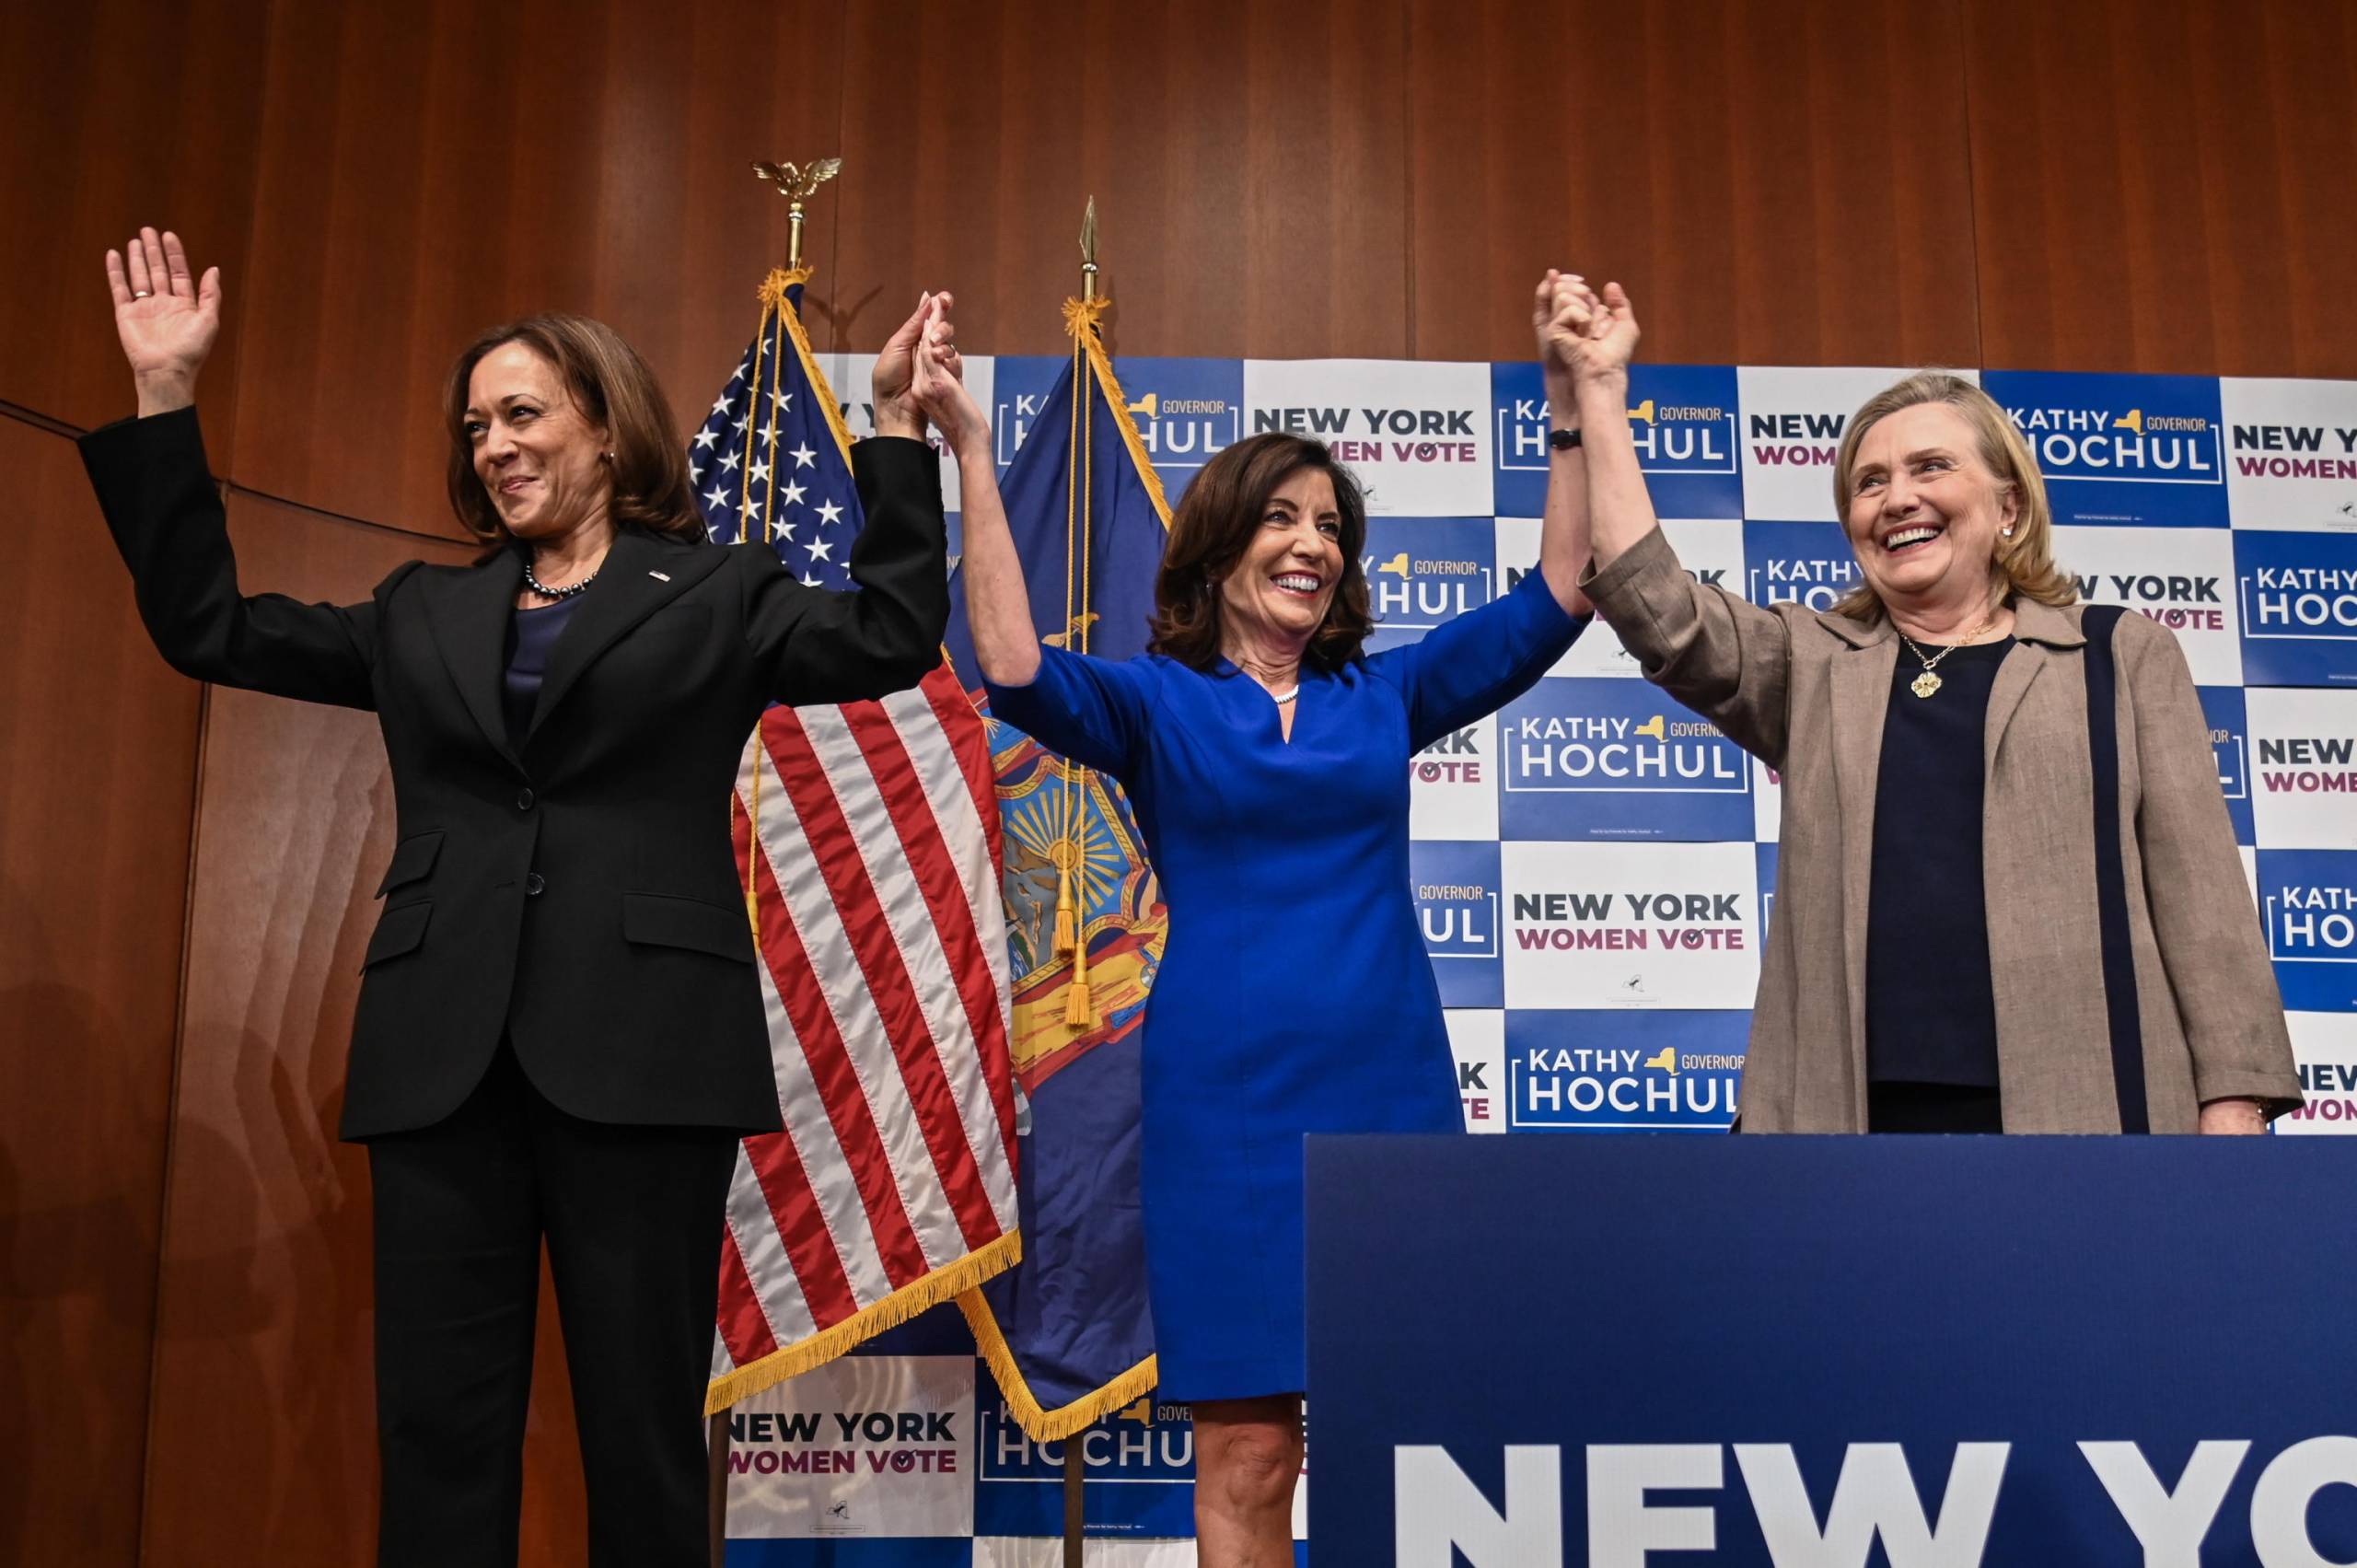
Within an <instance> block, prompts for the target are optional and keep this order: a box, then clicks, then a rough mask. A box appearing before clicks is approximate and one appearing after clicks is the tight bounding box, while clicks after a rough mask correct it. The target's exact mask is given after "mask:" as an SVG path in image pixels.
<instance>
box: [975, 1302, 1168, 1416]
mask: <svg viewBox="0 0 2357 1568" xmlns="http://www.w3.org/2000/svg"><path fill="white" fill-rule="evenodd" d="M958 1310H959V1311H960V1312H963V1313H964V1314H965V1315H966V1327H967V1328H969V1329H970V1330H973V1334H974V1344H975V1347H976V1348H977V1349H979V1350H980V1351H981V1353H982V1359H983V1360H984V1361H985V1362H987V1363H989V1364H990V1369H991V1376H992V1377H993V1378H994V1379H995V1380H996V1381H997V1383H998V1390H999V1392H1000V1393H1001V1394H1004V1396H1005V1397H1006V1413H1007V1414H1009V1415H1011V1416H1013V1417H1014V1418H1015V1424H1016V1425H1017V1426H1019V1427H1021V1428H1023V1434H1024V1435H1025V1436H1027V1437H1028V1438H1030V1439H1031V1441H1032V1442H1034V1443H1058V1442H1062V1440H1063V1439H1064V1438H1067V1437H1069V1436H1071V1435H1072V1434H1074V1433H1075V1432H1078V1431H1081V1430H1082V1429H1084V1428H1086V1427H1088V1426H1091V1425H1093V1424H1095V1423H1097V1422H1099V1421H1102V1420H1104V1419H1105V1418H1106V1417H1107V1416H1109V1415H1111V1414H1112V1413H1113V1412H1114V1411H1118V1410H1120V1409H1121V1408H1122V1407H1123V1406H1124V1405H1128V1404H1131V1403H1132V1402H1134V1401H1136V1400H1141V1399H1144V1397H1145V1396H1146V1395H1148V1394H1150V1393H1152V1392H1153V1391H1154V1386H1155V1384H1156V1383H1158V1382H1160V1381H1161V1380H1162V1374H1161V1368H1160V1366H1159V1365H1158V1363H1157V1361H1156V1358H1155V1357H1154V1356H1147V1357H1146V1358H1145V1359H1144V1361H1141V1362H1139V1363H1138V1364H1137V1365H1135V1366H1132V1367H1131V1368H1130V1369H1129V1370H1128V1371H1126V1372H1124V1373H1122V1374H1121V1375H1120V1376H1118V1377H1116V1378H1114V1379H1113V1380H1112V1381H1111V1382H1109V1383H1108V1384H1106V1385H1105V1386H1104V1387H1103V1388H1099V1389H1097V1391H1096V1392H1095V1393H1093V1394H1085V1395H1083V1396H1082V1397H1081V1398H1079V1399H1077V1400H1074V1401H1073V1402H1072V1403H1070V1404H1068V1405H1062V1406H1059V1407H1058V1408H1056V1409H1054V1410H1042V1409H1040V1408H1039V1400H1038V1399H1037V1398H1036V1397H1035V1396H1034V1395H1033V1394H1032V1392H1031V1385H1030V1384H1029V1383H1028V1382H1026V1381H1025V1380H1024V1376H1023V1369H1022V1368H1021V1367H1019V1366H1017V1365H1015V1352H1014V1351H1013V1350H1011V1349H1009V1348H1008V1346H1007V1342H1006V1336H1005V1335H1004V1334H1003V1333H1001V1332H1000V1331H999V1326H998V1318H997V1317H996V1316H995V1315H993V1313H992V1311H991V1306H990V1303H989V1302H988V1301H986V1300H984V1299H983V1298H982V1293H981V1291H979V1290H970V1291H968V1292H967V1293H966V1294H965V1295H961V1296H959V1297H958Z"/></svg>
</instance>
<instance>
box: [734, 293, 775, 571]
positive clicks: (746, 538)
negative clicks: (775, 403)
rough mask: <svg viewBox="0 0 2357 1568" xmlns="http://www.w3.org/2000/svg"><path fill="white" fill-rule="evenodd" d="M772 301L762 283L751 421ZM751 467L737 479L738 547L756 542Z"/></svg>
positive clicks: (748, 395) (749, 396)
mask: <svg viewBox="0 0 2357 1568" xmlns="http://www.w3.org/2000/svg"><path fill="white" fill-rule="evenodd" d="M769 300H770V289H769V285H767V284H763V285H761V322H760V324H759V325H758V326H756V327H755V328H754V329H753V366H752V368H753V378H752V380H751V381H750V382H749V383H748V384H747V386H746V389H745V416H746V418H747V419H748V420H750V419H751V418H752V410H753V400H754V399H755V398H756V397H758V396H760V395H761V350H762V349H764V348H766V347H767V346H768V345H769V341H770V333H769V327H770V311H771V310H772V308H773V307H772V305H771V304H770V302H769ZM752 450H753V442H752V437H751V436H749V435H748V436H747V437H746V440H745V451H746V454H747V457H748V458H750V456H751V453H752ZM752 467H753V465H752V463H751V462H750V461H748V462H747V463H746V464H745V470H746V471H745V472H744V473H743V474H741V475H739V476H738V481H737V482H739V483H740V484H742V485H743V486H744V487H745V488H744V489H743V490H742V491H741V492H739V493H738V494H737V543H739V544H750V543H752V541H753V529H752V523H753V478H752Z"/></svg>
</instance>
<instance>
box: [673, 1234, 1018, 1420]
mask: <svg viewBox="0 0 2357 1568" xmlns="http://www.w3.org/2000/svg"><path fill="white" fill-rule="evenodd" d="M1022 1260H1023V1235H1022V1233H1021V1232H1020V1231H1014V1230H1010V1231H1008V1232H1007V1233H1006V1234H1005V1235H1004V1236H1002V1237H999V1238H998V1239H997V1240H996V1241H993V1242H989V1243H986V1244H985V1245H983V1246H982V1247H981V1248H978V1249H975V1250H974V1251H972V1252H969V1253H968V1254H966V1256H965V1257H963V1258H960V1259H958V1261H956V1262H955V1263H952V1264H950V1265H949V1266H948V1267H946V1268H942V1269H935V1271H934V1272H931V1273H929V1274H927V1275H925V1277H924V1278H923V1279H921V1280H918V1281H916V1282H914V1283H911V1284H905V1285H902V1286H901V1287H900V1289H899V1290H896V1291H894V1292H893V1293H892V1294H891V1295H888V1296H886V1297H885V1298H884V1299H883V1300H881V1301H879V1302H877V1303H876V1304H874V1305H873V1306H871V1307H866V1308H865V1310H863V1311H860V1312H856V1313H854V1314H853V1315H852V1316H851V1317H849V1318H844V1319H843V1320H842V1322H840V1323H837V1324H835V1325H834V1326H833V1327H831V1328H829V1329H825V1330H820V1331H819V1332H818V1333H816V1334H813V1335H811V1336H810V1337H809V1338H808V1339H807V1340H802V1341H798V1342H795V1343H794V1344H790V1345H787V1346H785V1347H784V1348H783V1349H780V1350H775V1351H772V1352H771V1353H769V1354H767V1355H765V1356H763V1357H761V1360H759V1361H754V1362H748V1363H747V1364H746V1365H743V1366H740V1367H738V1368H737V1370H736V1371H734V1372H731V1373H727V1374H726V1375H725V1376H719V1377H715V1378H714V1379H713V1380H712V1383H711V1385H710V1387H708V1388H706V1389H705V1390H704V1397H703V1413H704V1414H706V1415H718V1414H719V1413H720V1412H721V1411H725V1410H726V1409H727V1408H728V1407H729V1406H731V1405H733V1404H735V1403H736V1402H737V1400H743V1399H749V1398H750V1397H751V1396H752V1395H755V1394H758V1393H760V1392H761V1390H762V1389H764V1388H775V1387H776V1386H777V1385H778V1384H780V1383H783V1382H784V1381H785V1380H786V1379H787V1378H789V1377H793V1376H798V1375H800V1374H802V1373H805V1372H807V1371H809V1370H811V1369H812V1368H813V1367H819V1366H824V1365H826V1364H827V1363H829V1362H830V1361H832V1360H834V1359H835V1358H836V1357H837V1356H839V1355H842V1353H844V1352H846V1351H848V1350H851V1349H852V1348H853V1347H854V1346H856V1345H858V1344H860V1343H861V1342H864V1341H866V1340H870V1339H873V1338H875V1337H876V1336H877V1334H880V1333H882V1332H883V1331H884V1330H887V1329H891V1328H897V1327H898V1326H900V1324H902V1323H905V1322H907V1321H908V1320H909V1319H910V1318H913V1317H915V1316H916V1315H917V1314H918V1313H920V1312H923V1311H925V1310H926V1309H928V1308H930V1307H938V1306H940V1305H941V1304H942V1303H943V1302H945V1301H947V1300H949V1299H950V1298H951V1297H952V1296H955V1297H957V1298H958V1304H959V1306H960V1307H963V1306H964V1304H965V1300H966V1298H967V1297H968V1296H969V1295H976V1294H977V1289H978V1287H979V1286H980V1285H981V1283H982V1282H983V1281H984V1280H987V1279H991V1278H993V1277H994V1276H996V1275H999V1274H1003V1273H1004V1272H1006V1271H1007V1270H1009V1269H1011V1268H1013V1267H1015V1265H1016V1264H1017V1263H1019V1262H1021V1261H1022ZM968 1318H969V1320H971V1318H972V1314H971V1313H970V1312H969V1313H968ZM1009 1365H1012V1362H1010V1363H1009Z"/></svg>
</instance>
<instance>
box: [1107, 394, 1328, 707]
mask: <svg viewBox="0 0 2357 1568" xmlns="http://www.w3.org/2000/svg"><path fill="white" fill-rule="evenodd" d="M1304 469H1315V470H1318V472H1319V473H1322V474H1324V475H1325V476H1326V477H1327V478H1328V479H1329V480H1330V481H1332V482H1333V485H1334V509H1335V511H1336V512H1337V513H1339V514H1340V515H1341V532H1342V537H1341V539H1340V540H1337V541H1336V542H1337V543H1338V544H1339V545H1340V546H1341V552H1342V580H1341V582H1340V583H1338V584H1336V585H1335V587H1334V597H1333V598H1332V599H1331V600H1329V602H1328V603H1327V606H1326V619H1325V620H1324V621H1321V622H1319V623H1318V630H1317V631H1316V632H1315V633H1311V635H1310V639H1309V646H1308V647H1307V648H1306V650H1305V651H1304V653H1303V657H1304V658H1305V659H1306V660H1307V661H1308V662H1309V663H1310V664H1312V665H1314V666H1316V667H1318V668H1320V669H1325V670H1329V671H1330V670H1336V669H1340V668H1342V667H1343V666H1344V665H1346V664H1348V663H1350V662H1351V661H1352V660H1353V659H1355V658H1357V657H1358V656H1359V648H1360V645H1362V644H1364V642H1365V641H1366V638H1367V633H1370V632H1372V631H1374V630H1375V618H1374V617H1373V616H1372V615H1370V614H1369V613H1368V612H1367V592H1366V573H1365V571H1364V569H1363V568H1362V567H1361V566H1360V564H1359V555H1360V552H1362V551H1364V549H1365V548H1366V496H1365V494H1364V493H1363V492H1361V490H1360V489H1359V482H1358V479H1357V477H1356V476H1355V475H1353V473H1352V472H1351V470H1348V469H1346V468H1344V467H1343V466H1342V465H1341V464H1340V463H1338V462H1336V461H1335V460H1334V454H1333V452H1332V450H1331V449H1329V447H1327V445H1326V443H1325V442H1323V441H1313V440H1310V439H1309V438H1308V437H1306V436H1290V435H1287V434H1285V433H1283V431H1271V432H1269V433H1267V434H1265V435H1260V436H1251V437H1249V438H1248V439H1246V440H1242V441H1238V442H1237V443H1236V445H1234V446H1233V447H1228V448H1226V449H1225V451H1223V452H1221V453H1220V454H1219V455H1218V456H1216V457H1214V458H1213V459H1212V460H1211V461H1210V462H1207V463H1205V464H1204V465H1203V468H1202V472H1200V473H1198V474H1197V475H1195V482H1194V483H1192V484H1190V485H1189V486H1188V487H1187V494H1185V495H1184V496H1182V497H1181V498H1180V499H1179V510H1178V511H1177V512H1175V513H1173V514H1172V515H1171V517H1170V542H1169V543H1168V544H1167V546H1165V547H1164V549H1163V552H1162V570H1161V571H1160V572H1159V573H1158V574H1156V575H1155V579H1154V625H1153V629H1152V630H1153V635H1152V637H1151V638H1150V640H1149V641H1148V642H1147V644H1146V647H1147V649H1148V651H1150V652H1153V653H1157V654H1163V655H1166V656H1169V657H1171V658H1174V659H1177V660H1178V661H1179V663H1181V664H1183V665H1188V666H1190V667H1191V668H1196V669H1209V668H1211V667H1212V664H1213V661H1215V660H1216V659H1217V658H1218V657H1219V643H1220V630H1221V621H1220V597H1219V584H1220V580H1221V579H1222V578H1224V577H1225V576H1226V575H1228V573H1230V572H1232V571H1234V570H1235V569H1236V565H1237V563H1238V562H1240V561H1242V560H1243V559H1244V552H1245V550H1246V549H1247V548H1248V546H1249V545H1250V544H1251V542H1252V536H1253V534H1254V533H1256V532H1257V531H1259V529H1260V517H1261V514H1262V513H1263V512H1265V511H1266V510H1267V509H1268V505H1269V497H1270V496H1271V495H1273V494H1276V491H1277V487H1278V486H1279V485H1282V484H1283V483H1284V482H1285V481H1287V480H1289V479H1291V478H1292V477H1293V476H1294V475H1295V474H1296V473H1298V472H1300V471H1301V470H1304Z"/></svg>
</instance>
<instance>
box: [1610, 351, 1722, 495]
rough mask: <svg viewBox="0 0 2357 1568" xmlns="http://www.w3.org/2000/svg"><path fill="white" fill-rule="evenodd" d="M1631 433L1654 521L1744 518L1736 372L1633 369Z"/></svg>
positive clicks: (1698, 367)
mask: <svg viewBox="0 0 2357 1568" xmlns="http://www.w3.org/2000/svg"><path fill="white" fill-rule="evenodd" d="M1629 426H1630V432H1631V435H1633V436H1635V437H1636V441H1637V462H1638V466H1639V467H1641V468H1642V469H1643V470H1644V472H1645V486H1646V488H1647V489H1648V490H1650V491H1652V493H1653V498H1654V512H1655V516H1657V517H1742V516H1743V454H1742V449H1741V447H1740V444H1739V441H1738V439H1737V435H1736V376H1735V366H1731V365H1642V364H1641V365H1633V366H1630V368H1629Z"/></svg>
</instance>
